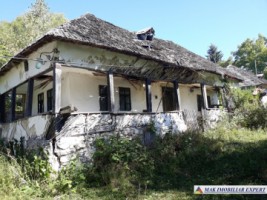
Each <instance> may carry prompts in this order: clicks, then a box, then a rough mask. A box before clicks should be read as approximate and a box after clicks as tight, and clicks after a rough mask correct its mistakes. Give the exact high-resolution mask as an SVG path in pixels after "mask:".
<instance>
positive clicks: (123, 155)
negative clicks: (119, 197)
mask: <svg viewBox="0 0 267 200" xmlns="http://www.w3.org/2000/svg"><path fill="white" fill-rule="evenodd" d="M95 146H96V152H95V154H94V156H93V160H94V162H93V170H92V172H93V174H98V176H96V177H95V179H94V180H96V179H98V184H100V185H108V186H109V187H110V188H111V190H112V191H117V192H120V193H122V194H126V193H129V191H132V190H133V189H134V188H137V187H138V188H139V189H140V187H144V188H147V186H148V185H149V184H150V180H151V175H152V173H153V168H154V167H153V160H151V158H150V157H149V154H148V150H147V148H146V147H145V146H144V145H142V143H141V141H140V140H138V139H135V140H129V139H126V138H117V137H111V138H110V139H108V140H106V139H98V140H96V142H95ZM92 172H91V173H92ZM91 178H92V176H91Z"/></svg>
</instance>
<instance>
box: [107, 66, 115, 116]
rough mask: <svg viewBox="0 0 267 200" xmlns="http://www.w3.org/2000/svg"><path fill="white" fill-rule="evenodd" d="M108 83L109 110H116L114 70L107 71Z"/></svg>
mask: <svg viewBox="0 0 267 200" xmlns="http://www.w3.org/2000/svg"><path fill="white" fill-rule="evenodd" d="M107 85H108V110H109V112H114V110H115V93H114V78H113V72H112V70H109V71H108V73H107Z"/></svg>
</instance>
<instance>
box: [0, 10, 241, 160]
mask: <svg viewBox="0 0 267 200" xmlns="http://www.w3.org/2000/svg"><path fill="white" fill-rule="evenodd" d="M154 35H155V30H154V29H153V28H151V27H150V28H146V29H143V30H141V31H138V32H135V33H133V32H129V31H127V30H125V29H122V28H120V27H117V26H115V25H113V24H111V23H109V22H106V21H103V20H101V19H98V18H96V17H95V16H93V15H90V14H87V15H84V16H82V17H81V18H78V19H75V20H72V21H70V22H68V23H66V24H64V25H62V26H60V27H58V28H56V29H53V30H51V31H50V32H48V33H47V34H45V35H44V36H42V37H41V38H39V39H38V40H37V41H35V42H34V43H32V44H30V45H29V46H28V47H26V48H25V49H23V50H22V51H21V52H19V53H18V54H17V55H15V57H13V58H12V59H10V60H9V62H8V63H7V64H5V65H4V66H3V67H2V68H1V69H0V94H1V98H0V104H1V111H0V118H1V137H2V138H5V139H7V140H11V139H13V138H16V139H19V138H21V137H24V138H25V140H26V145H27V146H28V147H29V148H31V147H33V146H36V145H37V146H38V145H50V147H51V149H50V150H51V152H53V153H52V154H53V156H54V157H53V158H52V157H51V159H52V160H53V159H54V162H55V163H57V164H58V165H62V164H64V163H66V162H68V160H69V159H70V158H72V157H73V155H74V154H75V155H78V156H79V157H80V158H81V159H85V160H86V159H89V158H90V156H91V153H92V149H93V147H92V142H93V140H94V138H95V137H98V136H100V135H102V136H105V135H110V134H120V135H126V136H130V137H132V136H134V135H137V134H139V135H140V134H141V135H143V137H144V140H149V138H150V137H151V135H150V134H151V133H150V132H149V131H148V129H147V127H148V126H149V125H151V124H153V126H155V128H156V130H157V132H158V133H160V134H164V133H166V132H167V131H173V132H182V131H185V130H187V129H188V128H192V126H193V128H199V123H198V117H199V116H202V118H201V119H202V120H203V121H204V123H205V122H206V121H216V119H217V118H218V115H219V113H220V110H219V109H218V108H219V107H221V106H222V104H223V98H222V95H221V88H222V87H223V84H224V82H225V81H238V80H239V78H237V77H236V76H235V75H234V74H232V73H231V72H229V71H227V70H225V69H223V68H220V67H219V66H217V65H216V64H214V63H212V62H209V61H208V60H206V59H204V58H202V57H200V56H198V55H196V54H194V53H192V52H190V51H188V50H186V49H184V48H183V47H181V46H179V45H177V44H175V43H173V42H171V41H165V40H161V39H158V38H155V37H154ZM205 120H206V121H205ZM52 154H51V155H52ZM51 162H52V161H51Z"/></svg>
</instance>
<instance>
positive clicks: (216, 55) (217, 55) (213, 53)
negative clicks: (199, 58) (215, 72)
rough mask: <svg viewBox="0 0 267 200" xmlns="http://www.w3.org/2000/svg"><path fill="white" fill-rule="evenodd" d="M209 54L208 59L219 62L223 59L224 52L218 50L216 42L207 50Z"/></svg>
mask: <svg viewBox="0 0 267 200" xmlns="http://www.w3.org/2000/svg"><path fill="white" fill-rule="evenodd" d="M207 53H208V55H207V56H206V57H207V59H208V60H210V61H211V62H214V63H219V62H220V61H221V60H222V57H223V53H222V52H221V51H218V49H217V47H216V46H215V45H214V44H211V45H210V46H209V49H208V51H207Z"/></svg>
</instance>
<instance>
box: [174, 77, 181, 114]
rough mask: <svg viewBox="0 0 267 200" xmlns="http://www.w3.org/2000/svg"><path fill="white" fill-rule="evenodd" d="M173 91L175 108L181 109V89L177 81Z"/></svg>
mask: <svg viewBox="0 0 267 200" xmlns="http://www.w3.org/2000/svg"><path fill="white" fill-rule="evenodd" d="M173 92H174V102H175V110H180V91H179V84H178V82H177V81H173Z"/></svg>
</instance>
